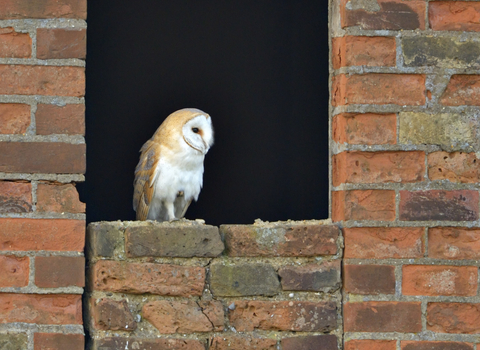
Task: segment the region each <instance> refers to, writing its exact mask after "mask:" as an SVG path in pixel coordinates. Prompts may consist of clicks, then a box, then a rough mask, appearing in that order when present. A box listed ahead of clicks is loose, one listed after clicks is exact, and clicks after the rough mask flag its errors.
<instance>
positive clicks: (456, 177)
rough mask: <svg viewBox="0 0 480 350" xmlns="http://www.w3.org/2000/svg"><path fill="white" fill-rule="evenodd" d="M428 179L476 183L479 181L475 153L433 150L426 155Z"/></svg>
mask: <svg viewBox="0 0 480 350" xmlns="http://www.w3.org/2000/svg"><path fill="white" fill-rule="evenodd" d="M427 159H428V177H429V178H430V180H449V181H450V182H461V183H476V182H478V181H479V173H478V166H479V164H480V162H478V159H477V156H476V155H475V153H465V152H452V153H448V152H443V151H440V152H433V153H430V154H429V155H428V156H427Z"/></svg>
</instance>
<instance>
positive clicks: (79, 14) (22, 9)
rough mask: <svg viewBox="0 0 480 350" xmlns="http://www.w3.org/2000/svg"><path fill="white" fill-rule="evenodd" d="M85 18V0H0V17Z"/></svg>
mask: <svg viewBox="0 0 480 350" xmlns="http://www.w3.org/2000/svg"><path fill="white" fill-rule="evenodd" d="M62 17H63V18H80V19H86V18H87V0H0V19H18V18H62Z"/></svg>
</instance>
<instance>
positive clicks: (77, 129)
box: [29, 103, 85, 135]
mask: <svg viewBox="0 0 480 350" xmlns="http://www.w3.org/2000/svg"><path fill="white" fill-rule="evenodd" d="M29 116H30V109H29ZM35 122H36V126H37V135H51V134H67V135H85V105H84V104H83V103H79V104H68V105H65V106H56V105H47V104H39V105H38V106H37V112H36V113H35Z"/></svg>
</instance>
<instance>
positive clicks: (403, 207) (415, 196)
mask: <svg viewBox="0 0 480 350" xmlns="http://www.w3.org/2000/svg"><path fill="white" fill-rule="evenodd" d="M399 210H400V220H406V221H422V220H449V221H474V220H478V191H470V190H457V191H443V190H431V191H412V192H411V191H400V209H399Z"/></svg>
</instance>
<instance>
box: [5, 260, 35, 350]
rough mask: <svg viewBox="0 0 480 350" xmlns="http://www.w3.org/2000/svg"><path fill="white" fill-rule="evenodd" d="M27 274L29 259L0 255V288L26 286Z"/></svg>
mask: <svg viewBox="0 0 480 350" xmlns="http://www.w3.org/2000/svg"><path fill="white" fill-rule="evenodd" d="M29 272H30V259H29V258H28V257H22V258H19V257H16V256H7V255H0V287H2V288H3V287H25V286H27V285H28V274H29ZM0 343H1V342H0ZM0 349H2V347H0Z"/></svg>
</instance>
